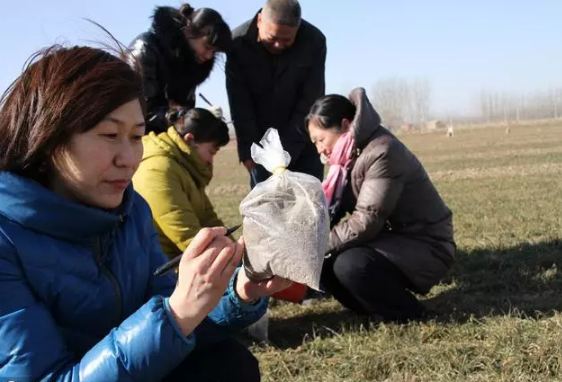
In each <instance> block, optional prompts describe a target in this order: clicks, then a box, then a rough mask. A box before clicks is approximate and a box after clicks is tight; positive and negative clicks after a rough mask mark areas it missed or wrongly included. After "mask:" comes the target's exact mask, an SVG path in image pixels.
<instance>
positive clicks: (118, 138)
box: [50, 100, 145, 209]
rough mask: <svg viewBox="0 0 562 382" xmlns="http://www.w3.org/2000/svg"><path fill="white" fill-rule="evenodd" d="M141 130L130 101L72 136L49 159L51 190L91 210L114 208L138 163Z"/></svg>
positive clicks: (139, 117) (137, 105)
mask: <svg viewBox="0 0 562 382" xmlns="http://www.w3.org/2000/svg"><path fill="white" fill-rule="evenodd" d="M144 130H145V122H144V116H143V113H142V109H141V105H140V103H139V101H138V100H134V101H131V102H128V103H126V104H124V105H122V106H120V107H118V108H117V109H115V110H114V111H112V112H111V113H109V114H108V115H107V116H106V117H105V118H104V119H103V120H102V121H101V122H100V123H98V124H97V125H96V126H95V127H94V128H93V129H90V130H88V131H86V132H84V133H79V134H75V135H74V136H73V137H71V139H70V142H69V144H68V145H67V147H66V148H64V149H63V150H62V151H61V152H60V153H58V154H57V155H55V157H54V158H53V165H54V166H53V167H54V169H55V171H54V176H53V177H52V178H51V183H50V187H51V189H52V190H53V191H54V192H56V193H58V194H59V195H62V196H64V197H66V198H69V199H71V200H75V201H78V202H80V203H84V204H87V205H90V206H93V207H98V208H103V209H111V208H116V207H118V206H119V205H120V204H121V203H122V201H123V195H124V193H125V189H126V188H127V187H128V186H129V184H130V183H131V179H132V177H133V174H134V173H135V171H136V170H137V168H138V166H139V163H140V161H141V159H142V153H143V147H142V136H143V135H144Z"/></svg>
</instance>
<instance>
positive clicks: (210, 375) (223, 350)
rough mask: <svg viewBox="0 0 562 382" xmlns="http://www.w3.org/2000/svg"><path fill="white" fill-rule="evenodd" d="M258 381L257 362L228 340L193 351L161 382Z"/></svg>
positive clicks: (248, 352)
mask: <svg viewBox="0 0 562 382" xmlns="http://www.w3.org/2000/svg"><path fill="white" fill-rule="evenodd" d="M187 381H189V382H227V381H228V382H259V381H260V370H259V365H258V360H257V359H256V358H255V357H254V356H253V355H252V353H251V352H250V351H249V350H248V349H247V348H246V347H245V346H243V345H242V344H241V343H239V342H238V341H236V340H234V339H228V340H225V341H222V342H219V343H217V344H216V345H214V346H211V347H209V348H204V349H195V350H194V351H193V353H191V354H190V355H189V356H188V357H187V358H186V359H185V361H184V362H183V363H182V364H181V365H180V366H178V367H177V368H176V369H175V370H174V371H173V372H172V373H171V374H170V375H168V377H166V378H165V379H164V382H187Z"/></svg>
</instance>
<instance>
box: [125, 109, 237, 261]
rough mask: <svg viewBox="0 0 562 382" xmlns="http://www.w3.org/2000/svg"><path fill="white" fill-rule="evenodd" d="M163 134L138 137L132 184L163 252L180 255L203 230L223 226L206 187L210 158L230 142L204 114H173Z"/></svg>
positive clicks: (208, 114)
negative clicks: (140, 146) (139, 147)
mask: <svg viewBox="0 0 562 382" xmlns="http://www.w3.org/2000/svg"><path fill="white" fill-rule="evenodd" d="M169 121H170V124H171V125H172V126H171V127H169V128H168V130H167V131H166V132H163V133H160V134H158V135H156V134H155V133H154V132H151V133H150V134H149V135H147V136H145V137H143V144H144V154H143V158H142V161H141V163H140V166H139V168H138V170H137V172H136V174H135V176H134V178H133V185H134V188H135V190H136V191H137V192H139V193H140V194H141V195H142V196H143V197H144V198H145V199H146V201H147V202H148V204H149V205H150V208H151V209H152V214H153V218H154V225H155V227H156V230H157V231H158V238H159V241H160V245H161V246H162V250H163V251H164V252H165V253H166V255H168V256H169V257H170V258H172V257H176V256H177V255H180V254H182V253H183V252H184V251H185V249H186V247H187V246H188V244H189V242H190V241H191V239H192V238H193V237H194V236H195V235H196V234H197V232H198V231H199V230H200V229H201V228H203V227H215V226H222V225H223V223H222V221H221V220H220V219H219V218H218V217H217V214H216V213H215V211H214V209H213V206H212V204H211V202H210V200H209V198H208V197H207V194H206V193H205V188H206V187H207V185H208V184H209V182H210V181H211V178H212V176H213V158H214V156H215V155H216V153H217V152H218V151H219V149H220V148H221V147H223V146H225V145H226V144H227V143H228V141H229V134H228V127H227V126H226V123H224V122H223V121H222V120H221V119H219V118H217V117H215V115H214V114H213V113H211V112H210V111H209V110H206V109H200V108H194V109H190V110H188V111H186V110H185V109H180V110H175V111H173V112H171V113H170V114H169Z"/></svg>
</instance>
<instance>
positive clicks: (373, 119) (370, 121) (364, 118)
mask: <svg viewBox="0 0 562 382" xmlns="http://www.w3.org/2000/svg"><path fill="white" fill-rule="evenodd" d="M348 98H349V100H350V101H351V102H353V104H354V105H355V107H356V111H355V118H354V119H353V122H352V123H351V133H352V134H353V137H354V139H355V145H356V147H357V148H360V149H362V148H363V147H365V146H366V145H367V144H368V143H369V138H371V136H372V135H373V134H374V133H376V132H377V130H379V128H380V124H381V117H380V116H379V113H377V111H376V110H375V108H374V107H373V105H372V104H371V102H370V101H369V98H367V94H366V92H365V89H364V88H356V89H353V90H352V91H351V93H350V94H349V97H348Z"/></svg>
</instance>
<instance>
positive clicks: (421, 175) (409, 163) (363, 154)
mask: <svg viewBox="0 0 562 382" xmlns="http://www.w3.org/2000/svg"><path fill="white" fill-rule="evenodd" d="M349 99H350V100H351V101H352V102H353V103H354V104H355V105H356V107H357V112H356V115H355V119H354V121H353V123H352V126H351V129H352V133H353V135H354V138H355V144H356V149H357V151H356V155H357V154H358V155H357V156H356V158H355V161H354V164H353V167H352V170H351V173H350V179H349V181H348V184H347V186H346V188H345V191H344V198H343V201H342V207H341V210H340V214H339V215H340V216H339V217H338V218H337V224H336V225H335V226H334V227H333V229H332V231H331V233H330V252H331V253H335V254H337V253H339V252H342V251H344V250H345V249H347V248H352V247H359V246H367V247H371V248H373V249H376V250H377V251H379V252H380V253H382V254H383V255H385V256H386V257H387V258H388V259H389V260H390V261H392V262H393V263H394V264H395V265H396V266H397V267H398V268H399V269H400V270H401V271H402V272H403V273H404V274H405V275H406V276H407V277H408V278H409V279H410V280H411V281H412V282H413V284H414V285H416V287H417V290H416V292H419V293H427V292H428V291H429V290H430V289H431V287H432V286H434V285H435V284H437V283H438V282H439V281H440V280H441V279H442V278H443V277H444V276H446V274H447V273H448V271H449V269H450V268H451V266H452V265H453V262H454V254H455V249H456V246H455V242H454V239H453V223H452V213H451V211H450V210H449V208H448V207H447V206H446V205H445V203H444V202H443V200H442V199H441V197H440V196H439V194H438V192H437V190H436V189H435V187H434V186H433V184H432V182H431V180H430V179H429V176H428V175H427V173H426V172H425V169H424V168H423V166H422V164H421V163H420V162H419V161H418V159H417V158H416V156H415V155H414V154H413V153H412V152H411V151H410V150H409V149H408V148H407V147H406V146H405V145H404V144H402V143H401V142H400V141H399V140H398V139H397V138H396V137H395V136H394V135H393V134H392V133H390V132H389V131H388V130H387V129H385V128H384V127H383V126H381V125H380V122H381V120H380V117H379V115H378V114H377V112H376V111H375V109H374V108H373V106H372V105H371V103H370V102H369V100H368V98H367V96H366V95H365V90H364V89H362V88H358V89H355V90H353V91H352V93H351V94H350V96H349ZM346 213H350V216H349V218H348V219H347V220H343V219H341V218H342V217H343V215H344V214H346ZM340 219H341V220H340Z"/></svg>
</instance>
